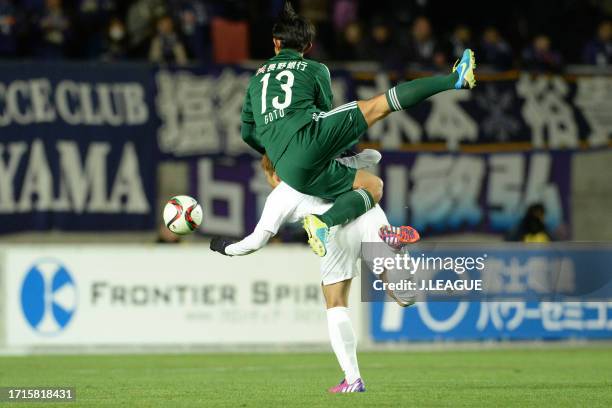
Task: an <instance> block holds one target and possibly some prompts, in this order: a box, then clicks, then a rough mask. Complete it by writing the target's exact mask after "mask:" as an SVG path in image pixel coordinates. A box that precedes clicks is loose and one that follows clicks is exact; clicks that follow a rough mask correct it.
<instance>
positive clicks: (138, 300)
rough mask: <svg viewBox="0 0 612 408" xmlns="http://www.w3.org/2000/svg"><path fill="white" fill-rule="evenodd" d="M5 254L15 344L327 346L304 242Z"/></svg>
mask: <svg viewBox="0 0 612 408" xmlns="http://www.w3.org/2000/svg"><path fill="white" fill-rule="evenodd" d="M0 258H1V259H3V264H2V266H1V267H0V269H1V270H2V280H3V281H4V282H5V286H4V291H3V292H2V299H3V300H5V301H6V308H3V309H2V310H3V315H2V317H1V318H0V321H4V322H5V323H6V333H5V340H6V347H7V348H8V349H9V350H11V349H13V350H25V351H27V350H31V349H41V348H42V349H47V350H53V349H61V350H67V349H72V348H75V347H76V348H88V349H95V348H99V347H102V348H103V347H137V346H142V347H153V346H165V347H175V348H176V347H178V348H180V347H187V346H210V347H221V348H222V347H228V346H243V347H257V346H269V347H285V346H288V345H289V346H291V345H293V346H302V345H327V344H328V337H327V324H326V315H325V307H324V302H323V299H322V294H321V288H320V280H319V262H318V259H317V258H316V257H315V256H313V255H312V253H311V252H310V251H309V249H308V248H306V247H304V246H288V245H284V246H282V247H278V246H277V247H271V248H266V249H264V250H262V251H261V252H258V253H255V254H252V255H250V256H248V257H234V258H226V257H223V256H221V255H219V254H216V253H213V252H211V251H209V250H208V248H206V247H199V246H195V245H194V246H185V247H163V246H155V245H151V246H144V245H127V246H121V247H119V246H108V245H107V246H104V245H98V246H95V245H93V246H40V247H36V248H33V247H32V246H28V247H25V246H8V247H2V248H1V249H0ZM358 298H359V291H358V290H355V291H354V294H353V303H354V304H358V300H357V299H358ZM361 310H362V309H361V308H353V309H352V310H351V312H352V318H353V321H354V322H355V324H356V330H362V327H363V325H361V321H362V315H361Z"/></svg>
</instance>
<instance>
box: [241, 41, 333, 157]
mask: <svg viewBox="0 0 612 408" xmlns="http://www.w3.org/2000/svg"><path fill="white" fill-rule="evenodd" d="M331 108H332V91H331V79H330V76H329V70H328V69H327V67H326V66H325V65H323V64H321V63H319V62H316V61H313V60H309V59H305V58H304V57H302V55H301V54H300V53H298V52H297V51H295V50H291V49H283V50H281V51H280V52H279V53H278V55H276V56H275V57H273V58H270V59H269V60H268V61H267V62H266V63H265V64H264V65H262V66H261V67H260V68H259V69H258V70H257V72H256V73H255V75H254V76H253V77H252V78H251V80H250V81H249V87H248V89H247V94H246V97H245V99H244V104H243V106H242V115H241V118H242V137H243V139H244V140H245V141H246V142H247V143H248V144H249V145H250V146H251V147H253V148H254V149H255V150H257V151H259V152H260V153H262V154H263V153H267V154H268V157H269V158H270V160H271V161H272V163H274V164H276V162H277V161H278V159H279V158H280V157H281V156H282V154H283V152H284V151H285V149H286V148H287V146H288V144H289V143H290V142H291V140H292V139H293V138H294V136H295V135H296V133H297V132H298V131H299V130H300V129H302V128H303V127H304V126H305V125H307V124H308V123H310V122H312V120H313V115H315V114H317V113H318V112H321V111H328V110H330V109H331Z"/></svg>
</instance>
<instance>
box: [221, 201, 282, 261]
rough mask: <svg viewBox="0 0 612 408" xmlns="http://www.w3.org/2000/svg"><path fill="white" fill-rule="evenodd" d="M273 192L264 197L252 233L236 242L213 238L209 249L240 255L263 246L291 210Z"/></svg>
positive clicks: (229, 254) (225, 253)
mask: <svg viewBox="0 0 612 408" xmlns="http://www.w3.org/2000/svg"><path fill="white" fill-rule="evenodd" d="M274 193H275V191H272V193H270V195H269V196H268V198H267V199H266V204H265V205H264V209H263V211H262V213H261V218H260V219H259V222H258V223H257V226H256V227H255V230H254V231H253V233H251V234H250V235H248V236H247V237H245V238H244V239H242V240H240V241H238V242H235V241H234V240H232V239H231V238H222V237H217V238H213V239H212V241H211V242H210V249H211V250H213V251H215V252H219V253H220V254H223V255H227V256H242V255H248V254H251V253H253V252H255V251H257V250H259V249H261V248H263V247H264V246H265V245H266V244H267V243H268V241H269V240H270V238H272V237H273V236H274V235H276V233H277V232H278V229H279V228H280V226H281V225H283V224H284V223H285V221H286V220H287V219H288V218H289V216H290V215H291V211H292V209H291V208H288V207H287V206H286V203H285V202H284V199H283V196H282V194H274Z"/></svg>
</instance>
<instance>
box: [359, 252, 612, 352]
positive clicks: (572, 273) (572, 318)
mask: <svg viewBox="0 0 612 408" xmlns="http://www.w3.org/2000/svg"><path fill="white" fill-rule="evenodd" d="M587 246H588V245H586V244H585V245H581V246H570V245H567V246H566V247H565V248H561V247H552V248H553V249H551V250H546V249H545V248H546V246H543V247H541V249H535V250H533V249H530V248H531V247H530V248H525V249H523V250H520V249H516V248H512V247H510V248H506V249H502V248H498V249H496V250H493V251H488V250H487V248H486V247H485V248H484V249H483V251H484V252H487V254H488V259H487V265H488V269H487V275H488V277H487V279H488V280H489V284H490V283H491V282H497V283H498V284H499V285H502V286H501V288H502V289H503V290H504V291H506V292H512V293H513V296H512V299H510V300H499V301H497V300H495V299H496V298H495V297H492V298H491V299H492V300H491V301H482V302H469V301H432V302H417V303H416V304H415V305H413V306H411V307H409V308H401V307H399V306H398V305H396V304H395V303H393V302H373V303H370V313H371V317H372V319H371V327H370V332H371V335H372V338H373V339H374V340H376V341H387V340H487V339H490V340H502V339H510V340H521V339H561V338H612V301H611V300H612V297H611V296H610V293H612V280H610V279H609V276H610V268H609V260H610V258H611V257H612V250H611V249H610V247H609V246H607V247H606V246H599V247H598V246H592V247H590V248H588V247H587ZM413 255H414V254H413ZM602 268H605V269H602ZM555 271H556V272H562V273H561V275H562V276H563V279H558V280H557V281H556V282H554V283H555V286H556V288H557V290H558V291H559V293H561V292H564V291H567V292H572V293H575V296H572V297H568V296H553V299H551V301H544V300H542V299H543V298H545V297H547V296H540V297H538V296H535V295H534V291H535V292H538V291H540V290H541V288H542V283H543V282H544V281H546V277H550V276H551V273H553V272H555ZM591 275H592V276H591ZM604 278H606V279H607V280H605V281H603V280H602V279H604ZM581 285H582V286H581ZM585 285H586V286H588V288H587V290H585ZM573 286H575V287H573ZM594 287H597V288H598V289H597V290H595V291H594V290H593V288H594ZM538 298H539V299H540V300H537V299H538Z"/></svg>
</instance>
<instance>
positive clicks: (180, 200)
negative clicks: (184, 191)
mask: <svg viewBox="0 0 612 408" xmlns="http://www.w3.org/2000/svg"><path fill="white" fill-rule="evenodd" d="M164 223H165V224H166V227H168V229H169V230H170V231H172V232H174V233H175V234H178V235H186V234H189V233H191V232H193V231H194V230H195V229H196V228H198V227H199V226H200V224H201V223H202V207H200V204H198V202H197V201H196V200H195V199H194V198H192V197H189V196H186V195H179V196H175V197H172V198H171V199H170V200H169V201H168V202H167V203H166V206H165V207H164Z"/></svg>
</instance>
